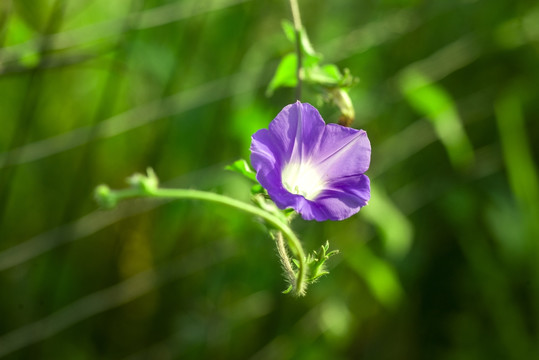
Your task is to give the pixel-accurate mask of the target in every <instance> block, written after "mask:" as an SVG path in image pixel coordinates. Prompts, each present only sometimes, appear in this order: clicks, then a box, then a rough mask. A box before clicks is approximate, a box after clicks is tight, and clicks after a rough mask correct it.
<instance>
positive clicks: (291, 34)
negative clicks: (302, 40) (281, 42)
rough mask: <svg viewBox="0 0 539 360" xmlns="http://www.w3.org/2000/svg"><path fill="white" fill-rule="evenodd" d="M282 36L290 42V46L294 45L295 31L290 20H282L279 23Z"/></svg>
mask: <svg viewBox="0 0 539 360" xmlns="http://www.w3.org/2000/svg"><path fill="white" fill-rule="evenodd" d="M281 26H282V28H283V31H284V34H285V35H286V38H287V39H288V40H290V42H291V43H292V44H295V43H296V29H294V24H293V23H292V21H290V20H283V21H282V22H281Z"/></svg>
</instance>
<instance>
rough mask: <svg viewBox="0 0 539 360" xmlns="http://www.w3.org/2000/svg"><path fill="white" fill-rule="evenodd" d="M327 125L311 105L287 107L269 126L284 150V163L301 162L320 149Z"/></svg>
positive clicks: (299, 104)
mask: <svg viewBox="0 0 539 360" xmlns="http://www.w3.org/2000/svg"><path fill="white" fill-rule="evenodd" d="M325 126H326V123H325V122H324V119H322V116H320V113H319V112H318V110H316V108H315V107H314V106H312V105H311V104H307V103H305V104H302V103H300V102H299V101H297V102H296V103H294V104H290V105H287V106H285V107H284V108H283V110H281V112H279V114H278V115H277V116H276V117H275V119H274V120H273V121H272V122H271V123H270V124H269V131H270V133H271V135H272V136H273V137H274V138H275V143H276V144H280V147H281V149H282V150H283V155H284V156H283V159H282V160H283V161H284V162H288V161H301V159H302V158H304V157H306V156H309V155H310V154H311V153H312V151H313V149H315V148H316V147H318V144H319V143H320V139H321V137H322V135H323V133H324V129H325Z"/></svg>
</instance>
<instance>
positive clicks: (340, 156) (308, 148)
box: [251, 102, 371, 221]
mask: <svg viewBox="0 0 539 360" xmlns="http://www.w3.org/2000/svg"><path fill="white" fill-rule="evenodd" d="M370 153H371V146H370V142H369V139H368V138H367V134H366V133H365V132H364V131H363V130H355V129H351V128H345V127H342V126H340V125H336V124H329V125H325V122H324V120H323V119H322V117H321V116H320V114H319V113H318V111H317V110H316V109H315V108H314V107H313V106H311V105H309V104H302V103H300V102H296V103H295V104H291V105H288V106H286V107H285V108H284V109H283V110H282V111H281V112H280V113H279V114H278V115H277V117H276V118H275V119H274V120H273V121H272V122H271V123H270V124H269V129H262V130H259V131H257V132H256V133H255V134H254V135H253V136H252V142H251V163H252V165H253V167H254V169H255V170H256V173H257V175H256V177H257V180H258V181H259V182H260V184H261V185H262V186H263V187H264V188H265V189H266V190H267V192H268V194H269V196H270V197H271V198H272V199H273V201H274V202H275V204H276V205H277V206H278V207H279V208H280V209H286V208H293V209H294V210H296V211H297V212H298V213H300V214H301V216H302V217H303V219H305V220H317V221H324V220H343V219H346V218H348V217H350V216H352V215H353V214H355V213H357V212H358V211H359V209H360V208H361V207H363V206H365V205H366V204H367V201H368V200H369V198H370V183H369V178H368V177H367V176H366V175H364V174H363V172H365V171H366V170H367V169H368V168H369V163H370Z"/></svg>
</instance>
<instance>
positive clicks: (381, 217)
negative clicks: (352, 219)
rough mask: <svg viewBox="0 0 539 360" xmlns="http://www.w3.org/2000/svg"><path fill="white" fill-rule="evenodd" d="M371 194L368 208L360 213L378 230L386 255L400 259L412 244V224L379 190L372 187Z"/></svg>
mask: <svg viewBox="0 0 539 360" xmlns="http://www.w3.org/2000/svg"><path fill="white" fill-rule="evenodd" d="M371 194H372V196H371V200H370V201H369V206H367V207H365V209H362V210H361V213H362V214H363V217H364V218H365V219H366V220H367V221H369V222H370V223H372V224H373V225H375V226H376V227H377V228H378V231H379V232H380V233H381V237H382V239H383V241H384V246H385V249H386V251H387V253H388V255H389V256H391V257H392V258H397V259H398V258H402V257H403V256H405V255H406V254H407V253H408V250H409V249H410V245H411V244H412V236H413V227H412V224H411V223H410V221H409V220H408V219H407V218H406V216H404V214H403V213H402V212H401V211H400V210H399V209H398V208H397V207H396V206H395V204H393V203H392V202H391V200H390V199H389V198H388V196H387V195H386V194H385V193H384V192H383V191H382V190H381V189H380V188H378V187H377V186H375V185H373V186H372V187H371Z"/></svg>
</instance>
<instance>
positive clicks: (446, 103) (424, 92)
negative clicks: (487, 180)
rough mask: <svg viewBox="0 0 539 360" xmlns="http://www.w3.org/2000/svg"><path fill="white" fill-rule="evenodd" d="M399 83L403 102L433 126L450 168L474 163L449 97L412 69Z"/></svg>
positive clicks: (467, 140) (437, 86) (469, 144)
mask: <svg viewBox="0 0 539 360" xmlns="http://www.w3.org/2000/svg"><path fill="white" fill-rule="evenodd" d="M399 80H400V84H399V85H400V87H401V91H402V93H403V95H404V97H405V98H406V100H408V102H409V103H410V105H411V106H412V107H413V108H414V109H415V110H416V111H418V112H419V113H421V114H423V115H424V116H425V117H426V118H427V119H428V120H429V121H430V122H431V123H432V125H433V126H434V130H435V131H436V135H437V136H438V138H439V139H440V141H441V142H442V144H443V145H444V147H445V149H446V151H447V153H448V155H449V159H450V160H451V163H452V164H453V166H454V167H456V168H465V167H467V166H470V165H471V164H472V162H473V159H474V154H473V148H472V145H471V143H470V140H469V139H468V137H467V135H466V133H465V131H464V128H463V126H462V123H461V120H460V117H459V115H458V112H457V109H456V106H455V103H454V101H453V99H452V98H451V96H450V95H449V94H448V93H447V92H446V91H445V90H444V89H443V88H442V87H441V86H440V85H438V84H435V83H433V82H432V81H431V80H430V79H429V78H428V77H427V76H425V75H424V74H422V73H420V72H418V71H415V70H412V69H410V70H407V71H405V72H404V73H403V74H402V75H401V76H400V79H399Z"/></svg>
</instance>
